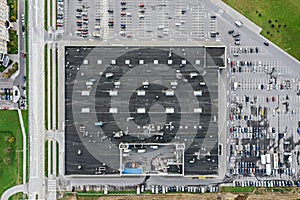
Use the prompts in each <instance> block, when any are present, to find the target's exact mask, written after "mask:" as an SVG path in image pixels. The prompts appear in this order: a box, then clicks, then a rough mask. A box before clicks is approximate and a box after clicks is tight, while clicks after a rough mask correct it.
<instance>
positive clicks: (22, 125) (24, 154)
mask: <svg viewBox="0 0 300 200" xmlns="http://www.w3.org/2000/svg"><path fill="white" fill-rule="evenodd" d="M18 114H19V121H20V126H21V130H22V136H23V184H26V156H27V155H26V149H27V148H26V132H25V128H24V122H23V117H22V112H21V110H20V109H18Z"/></svg>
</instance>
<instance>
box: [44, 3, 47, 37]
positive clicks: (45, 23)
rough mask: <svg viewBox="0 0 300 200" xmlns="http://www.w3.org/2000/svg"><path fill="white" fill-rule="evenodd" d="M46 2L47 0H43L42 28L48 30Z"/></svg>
mask: <svg viewBox="0 0 300 200" xmlns="http://www.w3.org/2000/svg"><path fill="white" fill-rule="evenodd" d="M47 9H48V4H47V0H44V28H45V30H46V31H48V10H47Z"/></svg>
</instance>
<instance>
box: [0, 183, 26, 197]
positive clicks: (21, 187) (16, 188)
mask: <svg viewBox="0 0 300 200" xmlns="http://www.w3.org/2000/svg"><path fill="white" fill-rule="evenodd" d="M19 192H23V193H27V185H26V184H22V185H16V186H14V187H11V188H9V189H8V190H6V191H5V192H4V193H3V194H2V196H1V200H8V199H9V197H10V196H12V195H14V194H16V193H19Z"/></svg>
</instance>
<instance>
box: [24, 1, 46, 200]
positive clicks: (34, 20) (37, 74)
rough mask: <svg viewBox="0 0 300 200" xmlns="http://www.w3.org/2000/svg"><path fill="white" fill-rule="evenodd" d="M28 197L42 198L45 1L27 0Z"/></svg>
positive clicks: (43, 192)
mask: <svg viewBox="0 0 300 200" xmlns="http://www.w3.org/2000/svg"><path fill="white" fill-rule="evenodd" d="M28 7H29V13H30V14H29V24H28V27H29V30H28V31H29V55H30V60H29V68H30V71H29V80H30V81H29V88H30V90H29V99H30V101H29V119H30V120H29V144H30V154H29V155H30V158H29V165H30V166H29V186H28V187H29V188H28V197H29V199H33V198H36V195H38V198H39V199H45V197H46V196H45V192H46V189H45V178H44V163H45V162H44V151H45V149H44V141H45V135H44V110H43V109H44V102H45V101H44V95H40V94H43V92H42V91H43V88H44V55H43V53H41V52H44V29H43V27H44V20H41V19H43V14H42V15H41V13H44V1H39V0H29V6H28Z"/></svg>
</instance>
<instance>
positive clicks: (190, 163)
mask: <svg viewBox="0 0 300 200" xmlns="http://www.w3.org/2000/svg"><path fill="white" fill-rule="evenodd" d="M205 54H212V53H211V52H210V51H209V50H208V49H207V50H206V49H205V48H204V47H186V48H180V47H172V48H164V47H150V48H149V47H144V48H143V47H140V48H137V47H123V48H118V47H103V48H101V47H86V48H79V47H67V49H66V72H65V74H66V85H65V87H66V101H65V102H66V150H67V151H66V154H67V156H66V158H67V160H66V172H67V174H94V173H96V174H99V171H98V169H99V167H101V169H102V168H103V167H105V170H104V171H102V172H101V175H103V174H114V173H119V169H120V150H119V144H120V142H123V143H184V144H185V152H184V172H183V173H184V175H200V174H201V175H217V174H218V165H219V163H218V142H217V141H218V134H217V133H218V107H217V105H218V103H217V102H218V84H217V83H218V67H219V66H216V65H215V66H214V67H213V66H211V67H209V68H208V67H205V66H204V65H203V63H205V62H204V57H205ZM223 54H224V49H223ZM162 55H164V56H162ZM221 57H222V51H220V50H219V52H218V51H217V53H216V54H214V57H213V58H211V59H210V60H214V59H216V60H217V61H219V59H221ZM223 63H224V58H223ZM94 66H97V67H94ZM187 96H188V97H189V98H186V97H187ZM162 155H163V154H162ZM166 155H167V152H166ZM200 163H201V164H200ZM95 169H97V170H96V171H95ZM179 174H181V173H179Z"/></svg>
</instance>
